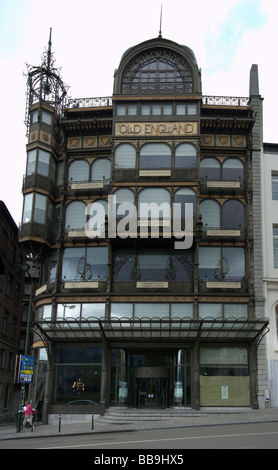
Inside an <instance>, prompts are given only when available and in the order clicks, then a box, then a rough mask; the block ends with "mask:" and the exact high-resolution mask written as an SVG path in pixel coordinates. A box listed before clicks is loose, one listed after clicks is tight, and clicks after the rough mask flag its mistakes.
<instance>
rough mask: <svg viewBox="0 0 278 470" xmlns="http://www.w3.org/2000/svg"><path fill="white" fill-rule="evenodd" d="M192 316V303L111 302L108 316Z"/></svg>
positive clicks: (172, 317) (173, 317) (127, 317)
mask: <svg viewBox="0 0 278 470" xmlns="http://www.w3.org/2000/svg"><path fill="white" fill-rule="evenodd" d="M143 317H147V318H161V319H162V318H171V319H175V318H193V304H192V303H171V304H168V303H149V302H147V303H111V310H110V318H111V319H112V318H126V319H135V318H143Z"/></svg>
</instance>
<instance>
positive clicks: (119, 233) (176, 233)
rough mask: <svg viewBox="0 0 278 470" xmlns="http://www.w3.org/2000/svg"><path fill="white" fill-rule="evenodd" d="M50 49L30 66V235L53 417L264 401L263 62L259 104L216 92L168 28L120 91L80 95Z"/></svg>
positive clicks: (126, 60)
mask: <svg viewBox="0 0 278 470" xmlns="http://www.w3.org/2000/svg"><path fill="white" fill-rule="evenodd" d="M51 57H52V54H51V43H50V46H49V50H48V54H47V56H46V58H45V62H44V63H43V64H42V65H41V66H40V67H37V68H30V69H29V81H28V102H27V105H28V106H27V114H26V122H27V128H28V136H29V137H28V144H27V167H26V175H25V178H24V188H23V192H24V207H23V218H22V225H21V234H20V241H21V243H22V244H23V246H24V248H25V251H26V252H30V253H32V256H33V258H34V257H35V258H37V260H38V262H39V263H40V264H41V280H40V286H39V288H38V289H37V291H36V297H35V305H36V319H35V322H34V329H35V331H36V333H37V335H38V339H37V343H36V344H34V347H36V346H38V347H41V346H43V347H46V348H47V350H48V367H47V375H46V382H45V393H44V410H45V415H46V414H47V413H50V414H51V413H55V412H57V410H59V412H60V413H61V412H68V407H67V406H66V405H67V404H68V403H69V402H72V401H74V400H91V402H93V403H91V405H92V410H93V411H94V412H100V413H103V412H104V410H105V409H107V408H108V407H110V406H132V407H138V408H141V407H149V408H152V407H161V408H163V407H164V408H165V407H173V406H182V407H191V408H193V409H199V408H200V407H204V406H226V407H227V406H232V407H236V406H247V407H253V408H257V407H259V406H264V390H265V387H266V386H267V380H266V376H267V372H266V360H265V355H264V352H263V351H264V344H263V342H261V340H262V338H263V336H264V334H265V332H266V331H267V321H266V320H265V319H264V318H263V292H262V279H261V272H262V271H261V268H262V259H261V253H262V250H261V226H260V218H261V212H260V211H261V208H260V179H259V177H260V170H259V167H260V156H261V149H262V134H261V127H262V126H261V119H262V110H261V102H262V100H261V97H260V95H259V90H258V72H257V67H256V66H252V69H251V74H250V96H249V97H248V98H219V97H207V96H203V94H202V86H201V73H200V70H199V68H198V65H197V62H196V58H195V55H194V53H193V52H192V50H191V49H189V48H188V47H185V46H181V45H179V44H176V43H175V42H172V41H170V40H166V39H163V38H161V37H158V38H156V39H153V40H149V41H146V42H144V43H142V44H139V45H136V46H135V47H132V48H130V49H128V50H127V51H126V52H125V53H124V55H123V57H122V59H121V61H120V64H119V67H118V69H117V70H116V72H115V76H114V89H113V97H112V98H97V99H96V98H95V99H90V98H89V99H82V100H81V99H76V100H74V99H67V97H66V87H65V86H64V84H63V82H62V81H61V78H60V76H59V73H58V72H57V70H56V69H54V68H53V64H52V61H51ZM38 77H40V80H39V78H38ZM151 204H152V206H151ZM151 209H152V210H153V211H151ZM155 209H156V210H155ZM191 211H192V214H191ZM191 215H192V217H191ZM262 345H263V346H262ZM34 393H35V392H34ZM86 409H87V410H88V409H90V407H87V408H86Z"/></svg>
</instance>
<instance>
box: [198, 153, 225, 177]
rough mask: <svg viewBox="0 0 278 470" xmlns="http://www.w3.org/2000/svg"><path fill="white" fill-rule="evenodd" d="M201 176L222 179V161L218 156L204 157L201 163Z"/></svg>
mask: <svg viewBox="0 0 278 470" xmlns="http://www.w3.org/2000/svg"><path fill="white" fill-rule="evenodd" d="M200 178H201V179H204V180H212V181H214V180H215V181H218V180H220V163H219V161H218V160H216V158H203V159H202V160H201V163H200Z"/></svg>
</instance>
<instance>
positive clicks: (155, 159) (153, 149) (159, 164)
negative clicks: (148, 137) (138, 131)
mask: <svg viewBox="0 0 278 470" xmlns="http://www.w3.org/2000/svg"><path fill="white" fill-rule="evenodd" d="M139 167H140V168H158V169H159V168H171V149H170V147H169V146H168V145H166V144H146V145H143V147H142V148H141V150H140V158H139Z"/></svg>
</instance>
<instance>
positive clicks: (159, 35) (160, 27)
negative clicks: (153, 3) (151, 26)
mask: <svg viewBox="0 0 278 470" xmlns="http://www.w3.org/2000/svg"><path fill="white" fill-rule="evenodd" d="M162 8H163V7H162V5H161V8H160V25H159V34H158V37H159V38H162Z"/></svg>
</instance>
